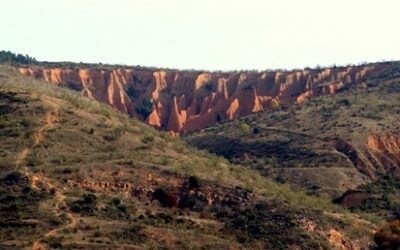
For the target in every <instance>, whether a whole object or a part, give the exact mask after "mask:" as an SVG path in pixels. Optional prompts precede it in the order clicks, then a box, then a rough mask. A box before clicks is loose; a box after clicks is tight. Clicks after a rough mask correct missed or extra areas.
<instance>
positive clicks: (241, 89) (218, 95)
mask: <svg viewBox="0 0 400 250" xmlns="http://www.w3.org/2000/svg"><path fill="white" fill-rule="evenodd" d="M386 67H388V66H387V65H385V64H375V65H364V66H349V67H335V68H326V69H306V70H299V71H291V72H286V71H267V72H233V73H219V72H215V73H209V72H195V71H191V72H189V71H177V70H158V71H153V70H150V69H139V70H136V69H132V68H127V69H125V68H118V69H113V70H106V69H89V68H82V69H68V68H59V67H53V68H52V67H37V66H29V67H20V68H19V72H20V73H21V74H23V75H26V76H29V77H33V78H38V79H44V80H46V81H48V82H51V83H53V84H56V85H64V86H68V87H71V88H73V89H75V90H78V91H80V92H81V93H82V94H83V95H84V96H87V97H89V98H91V99H95V100H98V101H101V102H104V103H107V104H109V105H111V106H113V107H115V108H116V109H118V110H119V111H121V112H124V113H128V114H130V115H133V116H135V117H138V118H140V119H142V120H144V121H145V122H146V123H147V124H149V125H152V126H154V127H156V128H157V129H162V130H166V131H169V132H170V133H172V134H176V135H177V134H182V133H185V132H189V131H194V130H198V129H202V128H205V127H207V126H211V125H213V124H215V123H217V122H218V121H220V120H232V119H234V118H237V117H241V116H244V115H247V114H249V113H253V112H258V111H262V110H265V109H269V108H276V107H277V106H279V105H281V104H286V103H295V102H297V103H299V102H303V101H304V100H306V99H308V98H311V97H314V96H319V95H330V94H334V93H336V92H337V91H340V90H342V89H344V88H346V87H347V86H348V85H350V84H359V85H360V87H362V86H363V81H364V79H365V78H367V77H373V76H374V75H376V74H379V73H380V72H382V71H383V70H385V69H386ZM146 103H147V104H150V105H153V107H152V108H151V107H150V109H149V111H148V112H147V113H145V114H143V113H140V112H138V110H140V109H141V107H142V106H143V105H146Z"/></svg>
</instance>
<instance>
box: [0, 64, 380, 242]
mask: <svg viewBox="0 0 400 250" xmlns="http://www.w3.org/2000/svg"><path fill="white" fill-rule="evenodd" d="M0 98H1V99H0V111H1V112H2V113H1V119H0V128H1V133H0V140H1V142H2V143H1V144H0V170H1V177H5V176H8V177H7V178H3V179H1V182H0V188H1V190H0V191H1V192H0V199H1V201H2V202H1V205H0V212H1V214H2V219H4V220H3V221H4V223H5V226H4V227H1V229H0V242H3V243H2V244H3V246H4V247H5V246H12V245H14V246H19V247H29V246H31V245H32V244H33V245H34V246H36V247H40V246H42V245H45V244H47V245H49V246H53V247H56V246H60V245H61V246H65V247H68V246H69V247H77V246H81V247H87V248H90V247H113V246H114V247H115V246H121V245H126V246H130V247H135V246H136V247H160V246H167V247H174V248H186V249H187V248H199V247H201V246H203V247H213V248H219V249H220V248H227V247H228V246H231V247H239V248H241V247H243V248H247V247H249V248H254V247H268V246H269V247H271V246H279V247H281V248H282V249H285V248H286V247H287V246H288V245H301V246H303V247H316V246H317V245H325V246H328V243H327V239H326V232H327V231H328V230H330V229H332V228H336V229H338V230H341V231H343V232H345V234H346V235H347V237H350V238H352V239H353V240H354V242H357V241H367V242H368V241H370V239H371V238H368V237H369V233H368V232H369V230H370V229H371V228H372V227H373V225H369V224H368V223H367V224H364V223H361V224H360V220H357V219H355V216H354V215H353V214H350V213H348V212H346V211H344V210H343V209H341V208H339V207H337V206H334V205H332V204H331V203H330V202H329V200H327V199H323V198H315V197H311V196H307V195H305V194H304V193H302V192H300V191H293V190H291V189H290V188H289V187H288V186H286V185H278V184H275V183H274V182H272V181H270V180H268V179H266V178H264V177H262V176H261V175H260V174H259V173H258V172H256V171H253V170H249V169H246V168H243V167H241V166H238V165H231V164H229V163H228V162H227V161H226V160H225V159H223V158H218V157H215V156H213V155H210V154H208V153H205V152H202V151H198V150H195V149H193V148H191V147H189V146H187V145H186V144H185V143H184V142H183V141H181V140H180V139H178V138H172V137H170V136H169V135H168V134H166V133H160V132H157V131H155V130H153V129H152V128H150V127H148V126H146V125H143V124H142V123H140V122H139V121H137V120H135V119H131V118H129V117H127V116H125V115H122V114H120V113H117V112H116V111H115V110H113V109H111V108H110V107H108V106H105V105H103V104H99V103H97V102H94V101H91V100H89V99H87V98H85V97H82V96H80V95H79V94H78V93H74V92H72V91H71V90H67V89H61V88H58V87H56V86H53V85H51V84H47V83H44V82H41V81H35V80H31V79H27V78H24V77H22V76H20V75H19V74H18V73H17V72H16V70H15V69H13V68H12V67H8V66H1V65H0ZM15 170H17V171H18V172H19V173H22V176H17V177H15V176H11V177H10V175H9V173H10V172H11V171H15ZM189 175H197V176H200V178H201V179H202V180H203V182H204V183H205V184H203V185H207V186H209V187H210V188H214V189H221V188H225V189H229V188H230V189H233V188H234V187H236V186H239V187H242V188H243V189H247V190H251V191H252V192H253V193H254V194H255V196H254V198H253V199H252V200H251V201H250V202H248V204H246V205H245V208H243V209H236V208H231V207H229V206H211V207H205V208H203V209H202V211H201V212H196V211H191V210H188V209H184V210H181V209H175V208H174V209H171V208H165V207H162V206H159V205H157V204H156V203H154V202H152V201H150V200H146V199H144V200H141V199H138V198H136V197H133V196H132V195H131V194H130V193H126V192H113V191H110V190H105V189H104V190H102V189H99V190H98V193H96V197H97V198H96V200H95V201H93V200H91V198H90V197H89V198H88V196H85V195H84V194H85V193H87V191H85V190H84V189H82V187H81V186H79V185H67V184H68V183H71V182H72V183H75V184H76V183H82V181H85V180H90V181H101V182H108V183H116V182H118V183H130V184H131V185H135V186H144V187H149V188H156V187H158V186H164V187H166V188H167V189H171V190H173V189H177V188H179V187H180V185H181V183H182V182H184V180H185V179H186V178H187V177H188V176H189ZM24 176H28V177H29V180H30V182H29V183H27V180H26V179H25V177H24ZM148 179H150V180H148ZM7 180H11V184H10V181H7ZM113 198H118V199H120V200H121V202H120V203H121V204H122V205H123V206H118V205H117V203H119V202H114V201H113ZM76 204H80V206H81V208H80V209H83V211H78V209H77V208H76ZM74 206H75V207H74ZM122 207H125V208H122ZM73 211H75V212H73ZM302 223H303V224H304V223H306V224H307V225H308V224H312V225H317V227H316V229H313V230H309V231H307V230H305V229H304V225H303V224H302ZM356 224H357V225H358V226H354V225H356ZM244 225H248V227H247V226H246V227H244ZM275 235H279V237H275ZM361 235H362V236H363V237H361Z"/></svg>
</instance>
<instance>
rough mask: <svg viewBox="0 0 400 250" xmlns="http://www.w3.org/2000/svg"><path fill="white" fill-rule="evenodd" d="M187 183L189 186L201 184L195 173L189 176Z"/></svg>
mask: <svg viewBox="0 0 400 250" xmlns="http://www.w3.org/2000/svg"><path fill="white" fill-rule="evenodd" d="M189 185H190V187H191V188H199V187H200V186H201V179H200V177H198V176H196V175H192V176H190V177H189Z"/></svg>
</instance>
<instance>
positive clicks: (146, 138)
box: [141, 135, 154, 144]
mask: <svg viewBox="0 0 400 250" xmlns="http://www.w3.org/2000/svg"><path fill="white" fill-rule="evenodd" d="M141 141H142V142H143V143H145V144H147V143H150V142H153V141H154V136H151V135H146V136H144V137H143V138H142V139H141Z"/></svg>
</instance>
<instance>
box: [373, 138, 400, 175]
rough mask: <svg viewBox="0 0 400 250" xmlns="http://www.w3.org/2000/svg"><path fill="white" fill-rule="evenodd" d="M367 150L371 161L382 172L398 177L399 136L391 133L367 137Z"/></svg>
mask: <svg viewBox="0 0 400 250" xmlns="http://www.w3.org/2000/svg"><path fill="white" fill-rule="evenodd" d="M367 149H368V152H369V155H370V159H371V161H373V162H374V163H375V165H377V166H378V167H379V168H380V170H381V171H382V172H385V173H387V172H389V173H393V174H396V175H397V176H400V135H399V134H396V133H393V134H389V133H385V134H373V135H370V136H369V137H368V140H367Z"/></svg>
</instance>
